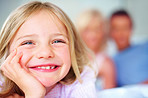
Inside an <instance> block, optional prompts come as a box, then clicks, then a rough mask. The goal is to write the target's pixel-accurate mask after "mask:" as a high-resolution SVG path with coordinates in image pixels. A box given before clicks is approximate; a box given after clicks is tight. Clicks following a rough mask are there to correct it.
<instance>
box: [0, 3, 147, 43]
mask: <svg viewBox="0 0 148 98" xmlns="http://www.w3.org/2000/svg"><path fill="white" fill-rule="evenodd" d="M28 1H31V0H0V28H1V26H2V24H3V23H4V21H5V19H6V18H7V16H8V15H9V13H10V12H11V11H12V10H14V9H15V8H16V7H18V6H19V5H21V4H24V3H26V2H28ZM42 1H49V2H52V3H54V4H56V5H58V6H59V7H60V8H62V9H63V10H64V11H65V12H66V13H67V14H68V16H69V17H70V18H71V19H72V21H73V22H75V19H76V17H77V16H78V15H79V14H80V13H81V12H82V11H84V10H85V9H89V8H96V9H99V10H100V11H101V12H102V13H103V15H104V16H105V17H106V18H108V17H109V16H110V14H111V13H112V12H113V11H115V10H117V9H120V8H124V9H126V10H127V11H128V12H129V13H130V15H131V17H132V18H133V21H134V31H133V32H134V33H133V36H132V39H131V42H132V44H138V43H142V42H145V41H146V40H147V39H148V32H147V31H148V27H147V26H148V12H147V9H148V0H42Z"/></svg>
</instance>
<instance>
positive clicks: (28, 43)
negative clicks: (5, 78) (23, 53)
mask: <svg viewBox="0 0 148 98" xmlns="http://www.w3.org/2000/svg"><path fill="white" fill-rule="evenodd" d="M32 44H33V42H31V41H27V42H24V43H22V45H32Z"/></svg>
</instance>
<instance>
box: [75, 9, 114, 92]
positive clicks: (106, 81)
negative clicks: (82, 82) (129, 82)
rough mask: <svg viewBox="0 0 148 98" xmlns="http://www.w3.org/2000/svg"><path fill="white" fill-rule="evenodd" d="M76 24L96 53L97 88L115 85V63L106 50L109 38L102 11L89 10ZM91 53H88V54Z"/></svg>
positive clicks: (90, 47) (94, 64)
mask: <svg viewBox="0 0 148 98" xmlns="http://www.w3.org/2000/svg"><path fill="white" fill-rule="evenodd" d="M76 26H77V28H78V31H79V33H80V36H81V38H82V39H83V40H84V42H85V43H86V45H87V46H88V48H89V49H91V50H92V51H93V52H94V54H95V62H93V67H94V69H95V71H96V73H97V81H96V88H97V90H100V89H108V88H113V87H115V86H116V82H115V69H114V63H113V61H112V60H111V59H110V58H109V57H108V56H107V55H106V53H105V51H104V50H105V46H106V40H107V39H106V33H105V22H104V19H103V17H102V15H101V13H100V12H99V11H97V10H87V11H85V12H83V13H81V15H80V16H79V18H78V19H77V22H76ZM90 55H91V54H89V53H88V56H90ZM90 59H92V58H90Z"/></svg>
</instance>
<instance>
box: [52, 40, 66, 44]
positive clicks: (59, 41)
mask: <svg viewBox="0 0 148 98" xmlns="http://www.w3.org/2000/svg"><path fill="white" fill-rule="evenodd" d="M53 43H65V41H62V40H55V41H54V42H53Z"/></svg>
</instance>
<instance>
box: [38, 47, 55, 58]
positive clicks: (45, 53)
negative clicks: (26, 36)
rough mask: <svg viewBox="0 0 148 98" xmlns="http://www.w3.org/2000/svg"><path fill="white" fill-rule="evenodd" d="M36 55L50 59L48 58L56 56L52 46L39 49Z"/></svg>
mask: <svg viewBox="0 0 148 98" xmlns="http://www.w3.org/2000/svg"><path fill="white" fill-rule="evenodd" d="M36 57H37V58H38V59H42V58H45V59H48V58H53V57H54V52H53V50H52V49H51V47H49V46H46V47H41V48H39V49H38V51H37V53H36Z"/></svg>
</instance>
